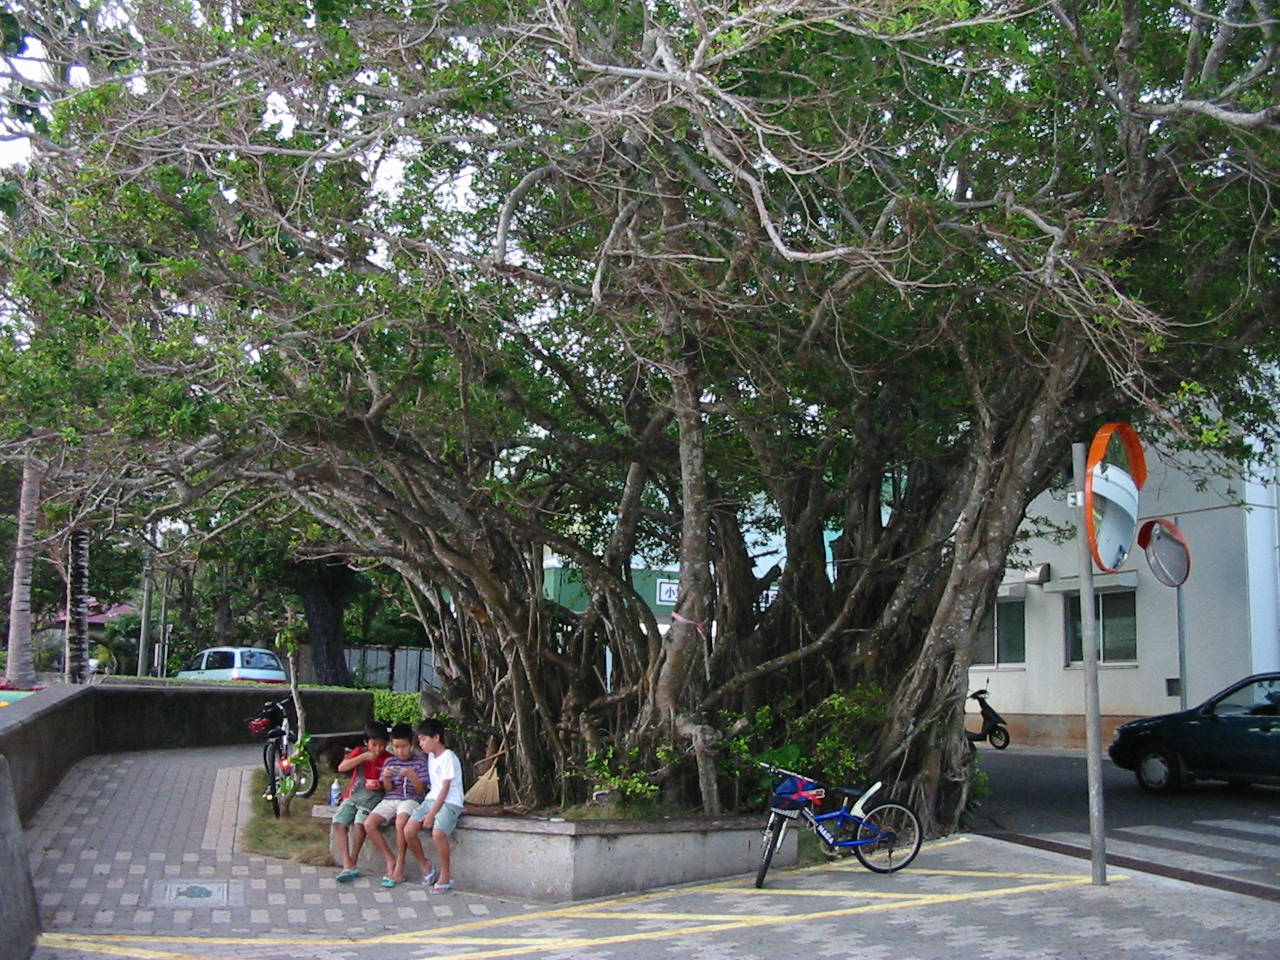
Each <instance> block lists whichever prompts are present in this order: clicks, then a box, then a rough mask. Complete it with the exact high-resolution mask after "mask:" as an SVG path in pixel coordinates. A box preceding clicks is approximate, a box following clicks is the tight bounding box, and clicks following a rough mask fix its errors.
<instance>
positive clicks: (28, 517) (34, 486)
mask: <svg viewBox="0 0 1280 960" xmlns="http://www.w3.org/2000/svg"><path fill="white" fill-rule="evenodd" d="M43 476H44V470H43V467H42V465H41V464H40V463H38V462H37V461H36V460H33V459H31V458H30V457H28V458H27V459H26V460H24V461H23V462H22V493H21V495H20V496H19V498H18V534H17V545H16V548H15V551H14V561H13V593H12V594H11V596H10V598H9V646H8V650H9V654H8V659H7V660H6V661H5V667H4V678H5V680H7V681H8V682H9V684H10V685H11V686H15V687H30V686H34V685H35V682H36V671H35V662H34V660H33V659H32V656H31V571H32V567H33V565H34V560H35V553H36V513H37V510H38V509H39V506H40V481H41V479H42V478H43Z"/></svg>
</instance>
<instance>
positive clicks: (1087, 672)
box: [1071, 443, 1107, 886]
mask: <svg viewBox="0 0 1280 960" xmlns="http://www.w3.org/2000/svg"><path fill="white" fill-rule="evenodd" d="M1071 458H1072V463H1073V466H1074V468H1075V475H1076V490H1077V491H1078V496H1079V500H1080V513H1079V520H1078V525H1077V531H1076V539H1077V540H1078V541H1079V544H1080V634H1081V637H1080V641H1081V646H1082V648H1083V653H1084V734H1085V757H1086V760H1087V765H1088V774H1089V860H1090V863H1091V865H1092V867H1093V883H1094V884H1095V885H1097V886H1103V885H1105V884H1106V882H1107V838H1106V816H1105V813H1104V811H1103V806H1102V711H1101V709H1100V708H1099V702H1098V621H1097V616H1096V613H1095V610H1094V594H1093V554H1092V553H1091V552H1090V550H1089V534H1088V531H1087V530H1086V528H1085V509H1086V504H1085V502H1084V481H1085V473H1086V472H1087V470H1088V452H1087V450H1086V448H1085V445H1084V444H1083V443H1076V444H1072V446H1071Z"/></svg>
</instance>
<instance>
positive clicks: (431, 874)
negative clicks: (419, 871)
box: [422, 867, 440, 887]
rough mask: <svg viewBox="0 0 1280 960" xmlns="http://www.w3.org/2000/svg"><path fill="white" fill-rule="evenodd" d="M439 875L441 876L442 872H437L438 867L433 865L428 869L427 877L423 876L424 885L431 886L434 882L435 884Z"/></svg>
mask: <svg viewBox="0 0 1280 960" xmlns="http://www.w3.org/2000/svg"><path fill="white" fill-rule="evenodd" d="M438 876H440V874H439V873H437V872H436V868H435V867H432V868H431V869H430V870H428V871H427V875H426V876H425V877H423V878H422V885H423V886H424V887H429V886H431V885H432V884H434V883H435V882H436V878H437V877H438Z"/></svg>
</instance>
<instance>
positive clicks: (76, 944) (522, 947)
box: [40, 877, 1089, 960]
mask: <svg viewBox="0 0 1280 960" xmlns="http://www.w3.org/2000/svg"><path fill="white" fill-rule="evenodd" d="M1087 883H1089V878H1088V877H1071V878H1067V879H1062V878H1058V879H1057V880H1056V881H1055V882H1051V883H1039V884H1028V885H1025V886H1014V887H1004V888H997V889H991V890H976V891H966V892H964V893H954V894H916V895H912V894H909V893H904V894H902V895H901V896H900V897H898V898H896V899H894V900H891V901H888V902H880V903H873V904H864V905H862V906H856V907H843V908H839V909H834V910H821V911H816V912H812V913H800V914H785V915H764V916H761V915H754V916H750V917H742V916H738V915H729V916H728V917H727V918H726V919H723V920H720V919H717V920H716V921H715V922H713V923H710V924H708V923H702V924H699V925H694V926H680V927H676V928H672V929H668V930H648V931H638V932H632V933H623V934H615V935H613V936H608V937H563V938H554V937H538V938H512V939H510V940H506V939H503V940H500V941H495V940H492V939H489V938H481V937H474V938H467V937H456V936H448V935H449V934H456V933H457V932H458V930H459V929H461V928H477V927H481V926H494V925H497V924H500V923H510V922H513V921H518V920H528V919H530V918H531V917H532V916H543V917H546V916H556V915H560V916H572V915H574V914H577V915H579V918H580V919H583V920H589V919H591V915H592V910H593V908H595V910H596V912H597V913H599V909H598V908H599V907H602V906H609V905H612V904H583V905H581V906H580V907H569V908H565V909H563V910H555V911H546V912H545V913H543V914H540V915H539V914H534V915H530V914H523V915H514V916H511V917H501V918H494V919H492V920H488V921H481V922H479V923H475V924H459V925H458V926H457V927H453V928H449V929H448V930H436V931H431V930H423V931H418V932H416V933H414V934H398V935H395V937H396V940H395V942H399V943H406V944H414V945H419V946H421V945H425V944H427V943H430V944H435V945H446V944H447V945H449V946H462V945H464V944H476V945H484V946H492V945H494V944H495V942H497V943H501V944H502V946H499V947H498V948H497V949H488V950H472V951H469V952H465V953H452V954H441V953H430V954H423V955H421V958H420V960H493V958H497V957H512V956H519V955H523V954H529V953H546V952H550V951H555V950H566V949H574V948H579V947H590V948H599V947H606V946H609V945H614V944H624V943H637V942H643V941H648V940H661V939H667V938H671V937H687V936H697V935H699V934H704V933H716V932H720V931H724V930H744V929H751V928H756V927H766V926H779V925H783V924H789V923H797V922H799V923H808V922H813V921H817V920H826V919H833V918H836V917H848V916H855V915H858V914H864V913H878V912H883V911H887V910H900V909H904V908H907V907H916V906H933V905H937V904H940V903H958V902H962V901H965V900H973V899H979V898H989V897H993V896H1001V895H1006V896H1009V895H1016V894H1023V893H1042V892H1045V891H1049V890H1059V889H1063V888H1066V887H1073V886H1083V885H1085V884H1087ZM698 889H699V890H706V889H707V888H698ZM671 895H672V894H671V893H670V892H667V893H663V894H648V895H642V896H640V897H635V898H627V899H626V900H623V901H619V902H634V901H636V900H645V899H654V898H656V897H658V896H671ZM630 916H631V917H634V915H630ZM660 916H661V917H662V918H663V919H666V918H667V917H668V916H670V917H671V919H675V920H687V919H689V918H688V917H682V916H680V915H679V914H673V915H667V914H662V915H660ZM693 919H700V918H697V917H695V918H693ZM442 935H443V936H442ZM103 939H105V938H94V939H90V938H89V937H87V936H85V935H69V934H45V935H44V936H42V937H41V939H40V942H41V945H43V946H61V947H64V948H69V949H74V950H79V951H83V952H85V953H97V954H103V955H109V956H132V957H138V958H139V960H205V958H207V956H208V955H207V954H203V955H194V954H180V953H172V952H165V951H157V950H143V949H139V948H136V947H123V946H117V945H115V943H112V942H102V941H103ZM111 939H112V940H114V941H116V942H117V943H118V942H120V941H122V940H128V941H129V942H132V943H139V942H148V943H154V942H169V943H172V942H174V941H175V940H177V939H178V938H147V937H132V938H130V937H119V936H117V937H112V938H111ZM200 939H201V938H189V937H184V938H181V941H182V942H185V943H190V942H192V941H195V940H200ZM389 940H390V938H377V939H375V940H364V941H352V940H350V939H345V940H320V939H300V938H295V939H290V940H286V939H279V940H271V941H266V940H256V941H255V942H256V943H258V944H259V945H262V946H266V945H268V944H272V945H293V946H318V945H321V944H324V943H342V944H355V943H357V942H358V943H360V944H363V945H365V946H366V947H367V946H373V945H376V944H380V943H387V942H388V941H389ZM203 942H204V943H207V944H210V945H211V946H214V945H216V946H222V945H227V941H225V940H218V941H214V942H212V943H211V942H210V940H209V939H208V938H204V939H203ZM220 960H250V958H220Z"/></svg>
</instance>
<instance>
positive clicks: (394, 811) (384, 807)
mask: <svg viewBox="0 0 1280 960" xmlns="http://www.w3.org/2000/svg"><path fill="white" fill-rule="evenodd" d="M417 809H418V801H417V800H383V801H381V802H379V804H378V805H377V806H376V807H374V808H373V809H372V810H371V811H369V813H370V816H372V815H373V814H377V815H378V816H380V817H381V818H382V819H383V820H386V821H387V822H388V823H395V821H396V817H398V816H399V815H400V814H402V813H403V814H404V815H405V816H406V817H407V816H408V815H409V814H411V813H413V811H415V810H417Z"/></svg>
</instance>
